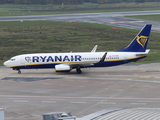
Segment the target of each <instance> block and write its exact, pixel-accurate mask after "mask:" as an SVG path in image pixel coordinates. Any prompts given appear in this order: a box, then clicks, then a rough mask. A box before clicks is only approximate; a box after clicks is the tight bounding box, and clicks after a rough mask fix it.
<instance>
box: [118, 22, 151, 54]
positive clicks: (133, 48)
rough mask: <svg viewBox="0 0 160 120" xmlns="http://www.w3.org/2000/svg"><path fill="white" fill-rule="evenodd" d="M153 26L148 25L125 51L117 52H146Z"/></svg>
mask: <svg viewBox="0 0 160 120" xmlns="http://www.w3.org/2000/svg"><path fill="white" fill-rule="evenodd" d="M151 27H152V25H150V24H147V25H145V26H144V28H142V30H141V31H140V32H139V33H138V34H137V36H136V37H135V38H134V39H133V40H132V42H131V43H130V44H129V45H128V46H127V47H126V48H124V49H121V50H117V52H145V51H146V48H147V44H148V40H149V35H150V31H151Z"/></svg>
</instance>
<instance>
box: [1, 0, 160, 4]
mask: <svg viewBox="0 0 160 120" xmlns="http://www.w3.org/2000/svg"><path fill="white" fill-rule="evenodd" d="M84 2H91V3H99V4H109V3H122V2H138V3H143V2H160V0H0V4H5V3H10V4H41V5H43V4H54V5H69V4H70V5H78V4H83V3H84Z"/></svg>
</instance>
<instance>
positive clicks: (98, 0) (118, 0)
mask: <svg viewBox="0 0 160 120" xmlns="http://www.w3.org/2000/svg"><path fill="white" fill-rule="evenodd" d="M84 2H92V3H100V4H107V3H122V2H138V3H143V2H160V0H84Z"/></svg>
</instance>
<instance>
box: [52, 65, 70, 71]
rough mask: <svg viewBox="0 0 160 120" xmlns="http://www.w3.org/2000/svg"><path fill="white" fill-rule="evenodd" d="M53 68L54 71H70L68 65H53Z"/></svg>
mask: <svg viewBox="0 0 160 120" xmlns="http://www.w3.org/2000/svg"><path fill="white" fill-rule="evenodd" d="M55 70H56V72H70V71H71V67H70V66H69V65H64V64H60V65H56V66H55Z"/></svg>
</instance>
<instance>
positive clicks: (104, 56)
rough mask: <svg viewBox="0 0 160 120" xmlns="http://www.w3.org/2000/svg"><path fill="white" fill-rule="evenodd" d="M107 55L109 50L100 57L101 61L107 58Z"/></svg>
mask: <svg viewBox="0 0 160 120" xmlns="http://www.w3.org/2000/svg"><path fill="white" fill-rule="evenodd" d="M106 56H107V52H106V53H105V54H104V55H103V57H102V58H101V59H100V61H99V62H104V60H105V58H106Z"/></svg>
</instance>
